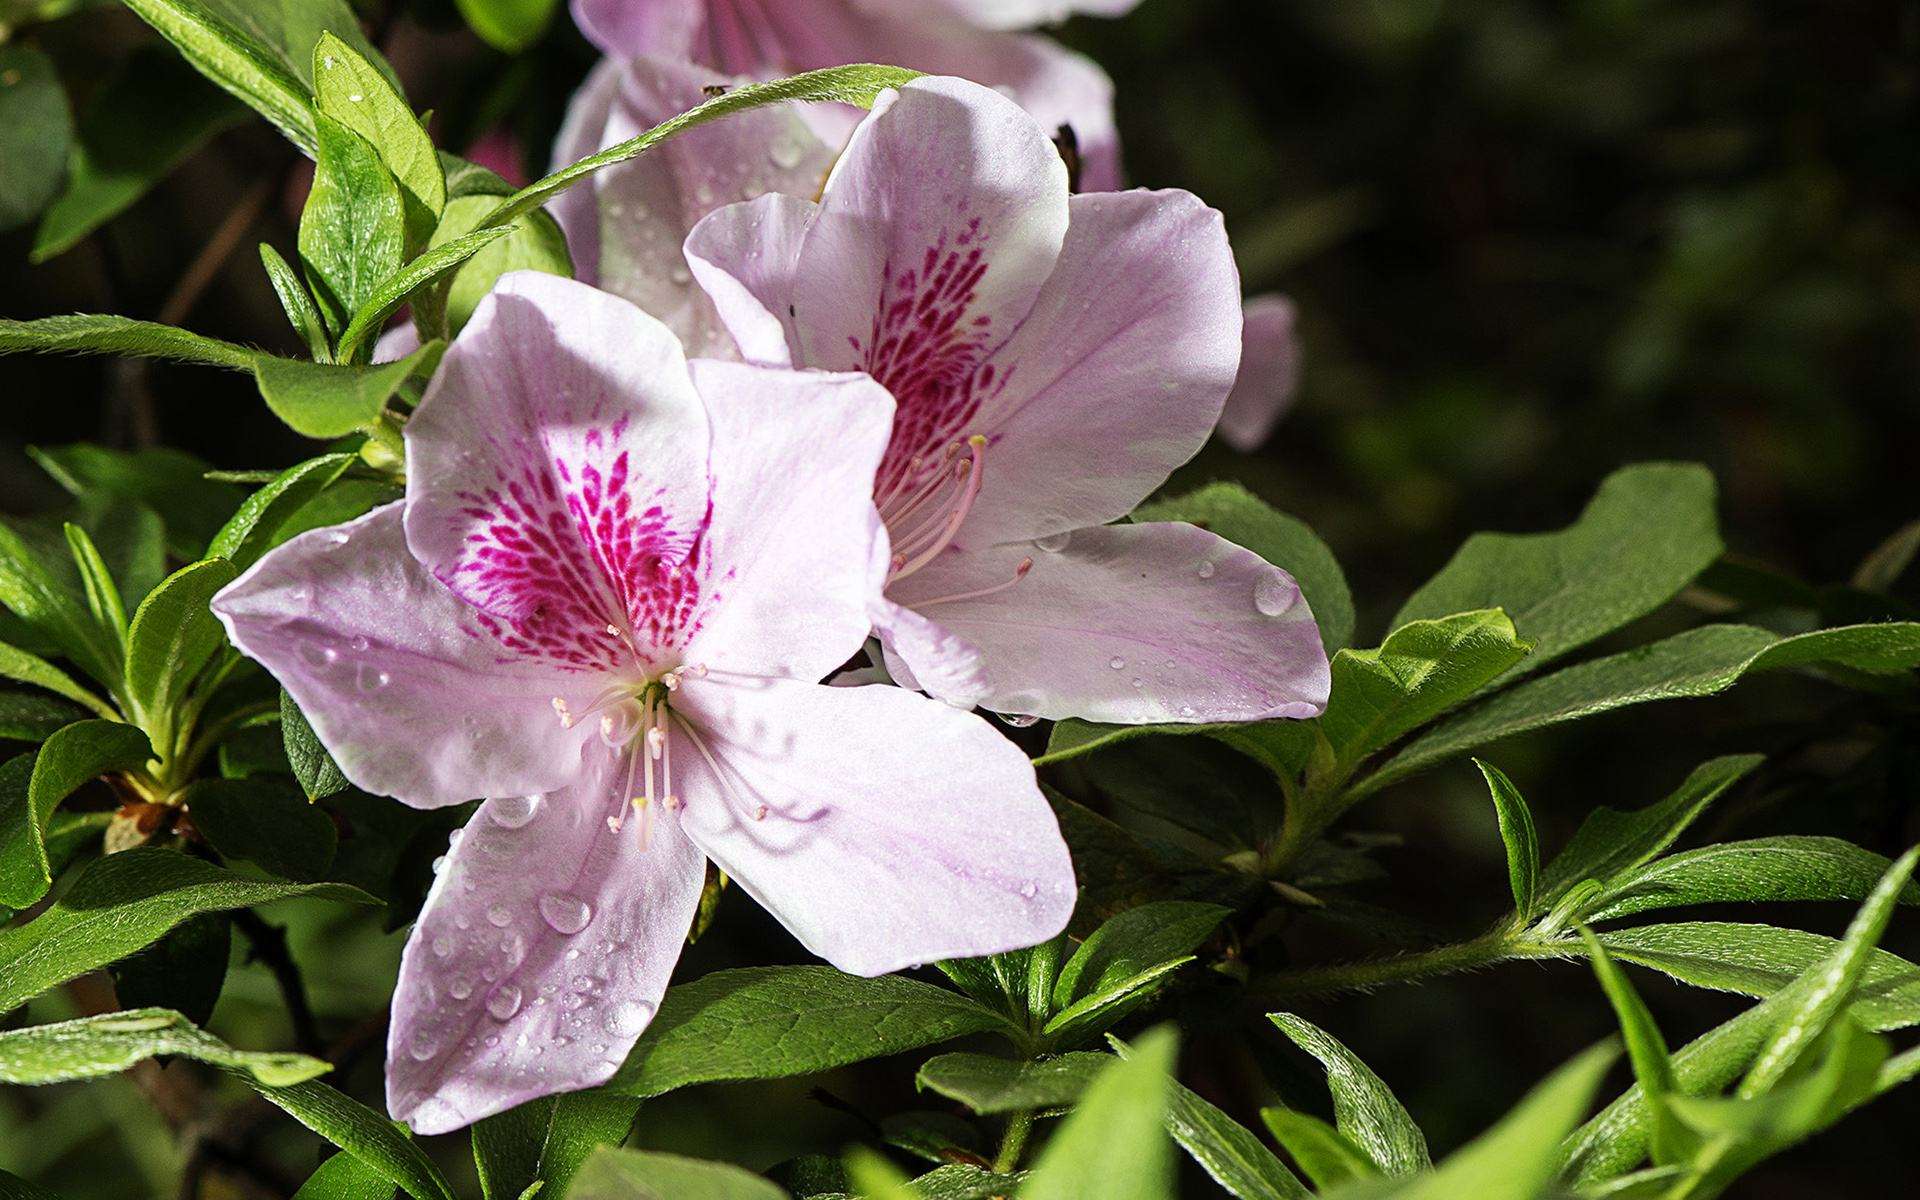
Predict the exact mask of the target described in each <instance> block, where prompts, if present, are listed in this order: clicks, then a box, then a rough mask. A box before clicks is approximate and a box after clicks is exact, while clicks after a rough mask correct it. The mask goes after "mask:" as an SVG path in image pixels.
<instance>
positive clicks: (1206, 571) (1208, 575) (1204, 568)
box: [1200, 562, 1216, 579]
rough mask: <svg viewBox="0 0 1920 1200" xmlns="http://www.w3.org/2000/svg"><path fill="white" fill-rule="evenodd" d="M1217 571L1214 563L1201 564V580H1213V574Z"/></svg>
mask: <svg viewBox="0 0 1920 1200" xmlns="http://www.w3.org/2000/svg"><path fill="white" fill-rule="evenodd" d="M1215 569H1216V568H1215V567H1214V565H1213V564H1212V563H1210V562H1203V563H1201V564H1200V578H1202V579H1212V578H1213V572H1214V570H1215Z"/></svg>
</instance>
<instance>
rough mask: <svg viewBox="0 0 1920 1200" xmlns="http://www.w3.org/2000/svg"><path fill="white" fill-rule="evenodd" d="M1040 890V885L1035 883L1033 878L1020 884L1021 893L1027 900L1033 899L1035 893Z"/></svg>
mask: <svg viewBox="0 0 1920 1200" xmlns="http://www.w3.org/2000/svg"><path fill="white" fill-rule="evenodd" d="M1039 890H1040V887H1039V885H1038V884H1036V883H1034V882H1033V881H1032V880H1031V879H1029V880H1028V881H1027V882H1025V883H1023V884H1021V885H1020V895H1021V897H1022V898H1023V899H1026V900H1031V899H1033V897H1034V893H1036V892H1038V891H1039Z"/></svg>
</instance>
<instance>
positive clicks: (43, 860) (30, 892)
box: [0, 720, 153, 908]
mask: <svg viewBox="0 0 1920 1200" xmlns="http://www.w3.org/2000/svg"><path fill="white" fill-rule="evenodd" d="M152 753H153V750H152V748H151V747H150V746H149V745H148V744H147V735H146V734H144V733H141V732H140V731H139V730H138V729H135V728H134V727H133V726H131V725H126V724H122V723H121V722H119V721H104V720H101V721H92V720H90V721H77V722H75V723H74V724H72V725H68V726H66V727H65V728H64V729H60V730H58V731H56V732H55V733H54V734H52V736H50V737H48V738H47V740H46V742H45V743H43V744H42V745H41V747H40V749H39V751H38V752H37V753H35V754H33V755H23V756H21V757H20V758H16V759H13V760H11V761H10V762H8V763H7V764H6V765H5V766H4V767H0V904H6V905H9V906H10V907H13V908H25V907H27V906H28V905H30V904H33V903H35V902H36V901H38V900H39V899H40V897H42V896H44V895H46V894H47V888H48V887H50V886H52V883H53V875H52V870H51V867H50V866H49V864H48V861H47V851H46V845H45V841H44V839H45V832H44V831H45V829H46V826H47V820H48V818H50V817H51V816H52V815H53V810H54V808H55V807H56V806H58V805H59V803H60V802H61V801H62V800H65V799H66V798H67V797H68V796H70V795H72V794H73V793H74V791H75V790H76V789H78V788H79V787H80V786H81V785H82V784H84V783H86V782H88V781H89V780H91V779H93V778H95V777H97V776H99V775H103V774H106V773H107V772H109V771H126V770H132V769H134V768H136V767H139V766H141V765H142V764H144V763H145V762H146V761H147V759H148V757H149V756H151V755H152Z"/></svg>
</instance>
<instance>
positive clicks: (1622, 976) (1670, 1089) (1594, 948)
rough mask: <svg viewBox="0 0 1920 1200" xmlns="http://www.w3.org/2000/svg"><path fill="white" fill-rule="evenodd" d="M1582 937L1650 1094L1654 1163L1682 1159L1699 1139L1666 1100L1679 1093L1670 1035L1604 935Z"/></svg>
mask: <svg viewBox="0 0 1920 1200" xmlns="http://www.w3.org/2000/svg"><path fill="white" fill-rule="evenodd" d="M1580 938H1581V940H1582V941H1584V942H1585V943H1586V945H1587V958H1588V960H1589V961H1590V962H1591V963H1592V964H1593V973H1594V974H1595V975H1596V976H1598V977H1599V979H1600V988H1601V990H1602V991H1604V992H1605V993H1606V995H1607V1002H1608V1003H1609V1004H1611V1005H1612V1006H1613V1015H1614V1017H1615V1019H1616V1020H1618V1021H1619V1022H1620V1032H1621V1035H1622V1036H1623V1037H1624V1038H1625V1039H1626V1043H1627V1057H1628V1058H1629V1059H1630V1060H1631V1061H1632V1062H1633V1077H1634V1078H1635V1079H1636V1080H1638V1081H1639V1083H1640V1091H1641V1093H1642V1094H1643V1095H1644V1096H1645V1097H1646V1098H1647V1105H1648V1108H1649V1110H1650V1114H1651V1119H1652V1130H1651V1133H1652V1139H1653V1161H1654V1162H1656V1163H1659V1164H1661V1165H1665V1164H1667V1163H1672V1162H1677V1161H1679V1160H1680V1159H1681V1158H1682V1157H1684V1156H1685V1155H1687V1154H1690V1153H1691V1152H1692V1151H1693V1150H1694V1149H1695V1148H1696V1146H1697V1141H1696V1139H1693V1138H1690V1137H1688V1136H1687V1135H1686V1131H1685V1130H1683V1129H1682V1128H1681V1127H1680V1126H1679V1125H1678V1124H1677V1123H1676V1122H1675V1120H1674V1117H1673V1113H1672V1110H1671V1109H1670V1108H1669V1107H1668V1104H1667V1100H1668V1098H1669V1097H1671V1096H1672V1095H1673V1094H1674V1079H1673V1056H1672V1055H1671V1054H1670V1053H1669V1052H1668V1050H1667V1039H1666V1038H1664V1037H1662V1036H1661V1034H1660V1027H1659V1026H1658V1025H1656V1024H1654V1020H1653V1014H1652V1013H1651V1012H1649V1011H1648V1010H1647V1004H1646V1001H1644V1000H1642V999H1641V998H1640V993H1638V992H1636V991H1634V990H1633V984H1632V983H1630V982H1628V980H1627V975H1626V972H1624V971H1622V970H1621V969H1620V968H1619V966H1618V965H1617V964H1616V963H1615V962H1614V961H1613V959H1612V957H1611V956H1609V955H1608V954H1607V951H1606V947H1605V946H1603V945H1601V943H1600V939H1599V938H1597V937H1595V936H1593V931H1592V930H1591V929H1587V928H1585V927H1584V926H1583V927H1582V928H1581V930H1580Z"/></svg>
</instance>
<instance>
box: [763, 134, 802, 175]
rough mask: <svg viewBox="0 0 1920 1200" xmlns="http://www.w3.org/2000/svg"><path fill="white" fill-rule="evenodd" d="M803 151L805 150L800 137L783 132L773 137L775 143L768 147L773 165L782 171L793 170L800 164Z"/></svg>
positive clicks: (768, 154) (768, 155) (768, 153)
mask: <svg viewBox="0 0 1920 1200" xmlns="http://www.w3.org/2000/svg"><path fill="white" fill-rule="evenodd" d="M802 153H804V151H803V150H802V148H801V146H800V141H799V139H797V138H795V137H793V136H792V135H791V134H782V135H781V136H779V137H777V138H775V139H773V144H772V145H771V146H768V147H767V157H768V158H770V159H772V160H773V165H774V166H776V167H779V168H780V169H781V170H782V171H791V170H793V169H794V168H795V167H797V166H799V165H800V156H801V154H802Z"/></svg>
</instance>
